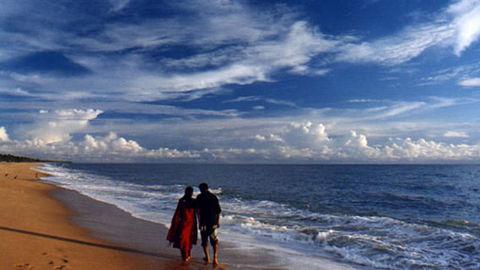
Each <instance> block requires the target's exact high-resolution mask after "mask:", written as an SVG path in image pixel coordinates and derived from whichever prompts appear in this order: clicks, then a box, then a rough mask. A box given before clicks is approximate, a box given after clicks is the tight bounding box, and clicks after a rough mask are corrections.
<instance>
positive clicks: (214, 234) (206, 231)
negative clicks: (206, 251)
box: [200, 226, 218, 247]
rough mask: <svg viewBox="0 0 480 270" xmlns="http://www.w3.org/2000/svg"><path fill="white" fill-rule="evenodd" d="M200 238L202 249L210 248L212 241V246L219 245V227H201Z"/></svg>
mask: <svg viewBox="0 0 480 270" xmlns="http://www.w3.org/2000/svg"><path fill="white" fill-rule="evenodd" d="M200 236H201V237H202V247H206V246H208V240H209V239H210V245H212V246H214V245H215V244H216V243H218V229H217V226H213V227H209V226H202V227H200Z"/></svg>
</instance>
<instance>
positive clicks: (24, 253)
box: [0, 163, 350, 270]
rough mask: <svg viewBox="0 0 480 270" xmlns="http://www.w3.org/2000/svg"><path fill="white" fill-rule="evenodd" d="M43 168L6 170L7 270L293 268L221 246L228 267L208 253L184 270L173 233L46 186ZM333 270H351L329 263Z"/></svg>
mask: <svg viewBox="0 0 480 270" xmlns="http://www.w3.org/2000/svg"><path fill="white" fill-rule="evenodd" d="M40 165H41V164H38V163H0V215H1V216H0V237H1V239H2V241H1V242H0V250H1V253H0V269H49V270H51V269H54V270H62V269H63V270H65V269H80V270H82V269H85V270H87V269H88V270H90V269H106V270H109V269H112V270H113V269H120V270H122V269H145V270H148V269H288V265H287V264H285V261H282V260H278V258H276V257H275V256H274V250H269V249H248V250H245V249H239V248H238V246H236V245H234V244H233V243H229V242H225V241H223V242H221V252H220V258H221V264H220V265H219V266H217V267H214V266H212V265H205V264H204V263H203V262H202V261H201V258H202V254H201V249H200V247H199V246H197V247H194V250H193V257H194V259H193V260H192V262H190V263H189V264H187V265H185V264H182V263H181V261H180V258H179V254H178V253H179V252H178V250H177V249H173V248H170V247H168V245H167V241H166V240H165V237H166V231H167V228H166V227H165V226H164V225H162V224H158V223H154V222H149V221H145V220H141V219H137V218H134V217H132V216H131V215H130V214H129V213H127V212H125V211H123V210H121V209H119V208H117V207H115V206H113V205H110V204H106V203H102V202H99V201H96V200H93V199H91V198H89V197H86V196H83V195H81V194H80V193H78V192H76V191H72V190H66V189H63V188H60V187H57V186H54V185H51V184H48V183H44V182H41V181H39V180H40V178H41V177H45V176H47V175H45V174H43V173H40V172H38V167H39V166H40ZM325 269H350V267H348V266H346V265H343V264H338V263H335V262H332V261H329V260H325Z"/></svg>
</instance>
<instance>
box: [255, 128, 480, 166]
mask: <svg viewBox="0 0 480 270" xmlns="http://www.w3.org/2000/svg"><path fill="white" fill-rule="evenodd" d="M294 126H295V127H296V129H297V130H300V131H301V132H302V133H303V134H309V133H311V132H310V131H311V127H312V126H317V127H323V125H321V124H317V125H314V124H308V123H307V124H305V123H297V124H295V125H294ZM290 127H291V125H290ZM305 127H307V129H305ZM320 130H322V131H321V132H318V131H317V132H315V133H317V134H325V135H322V136H321V138H323V139H320V140H319V139H318V136H302V137H299V136H296V138H297V140H296V141H293V140H287V139H285V138H286V137H287V136H288V135H289V134H288V133H289V132H283V133H279V134H269V135H268V136H269V137H275V138H278V139H276V140H274V141H273V140H266V139H264V137H262V135H257V137H256V139H257V140H258V141H261V142H264V143H265V144H266V145H268V147H267V149H270V150H269V151H271V152H273V153H277V154H276V156H277V158H278V157H281V156H283V157H284V158H287V159H288V158H294V159H296V160H297V161H298V160H303V161H312V160H317V161H329V162H332V161H333V162H368V163H370V162H374V163H375V162H419V161H420V162H422V161H424V162H442V161H443V162H448V161H462V160H463V161H478V160H479V159H480V145H474V144H473V145H469V144H447V143H442V142H436V141H433V140H426V139H423V138H420V139H418V140H413V139H411V138H405V139H396V140H393V141H391V142H386V143H385V144H383V145H376V146H371V145H369V142H368V138H367V136H366V135H365V134H361V133H358V132H356V131H350V133H349V134H348V135H337V136H336V137H335V138H328V137H326V132H325V130H324V129H323V128H320ZM446 134H447V135H455V136H456V137H462V138H466V137H465V136H468V135H466V134H464V133H462V132H457V133H454V132H447V133H446ZM447 137H452V136H447ZM325 138H328V140H327V139H325ZM259 139H260V140H259ZM299 141H301V142H302V143H301V144H299V143H298V142H299ZM263 152H265V151H263ZM271 156H272V155H270V158H271ZM273 156H275V155H273Z"/></svg>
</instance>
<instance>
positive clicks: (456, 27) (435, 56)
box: [0, 0, 480, 163]
mask: <svg viewBox="0 0 480 270" xmlns="http://www.w3.org/2000/svg"><path fill="white" fill-rule="evenodd" d="M0 7H1V8H0V152H5V153H12V154H18V155H27V156H33V157H38V158H48V159H62V160H71V161H78V162H207V163H479V162H480V125H479V124H480V109H479V105H480V42H479V39H480V0H449V1H447V0H408V1H389V0H363V1H362V0H351V1H337V0H318V1H315V0H297V1H288V0H287V1H234V0H180V1H160V0H154V1H150V0H95V1H94V0H92V1H90V0H88V1H87V0H58V1H50V0H35V1H33V0H31V1H28V0H0Z"/></svg>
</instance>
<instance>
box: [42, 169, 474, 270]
mask: <svg viewBox="0 0 480 270" xmlns="http://www.w3.org/2000/svg"><path fill="white" fill-rule="evenodd" d="M42 170H43V171H45V172H48V173H50V174H51V175H52V176H51V177H48V178H46V179H45V181H47V182H50V183H54V184H56V185H59V186H61V187H64V188H66V189H71V190H76V191H78V192H80V193H81V194H84V195H86V196H89V197H91V198H93V199H96V200H99V201H102V202H106V203H110V204H113V205H115V206H117V207H119V208H120V209H123V210H125V211H127V212H129V213H131V214H132V215H133V216H134V217H137V218H140V219H145V220H149V221H153V222H157V223H161V224H165V225H167V226H168V224H169V223H170V219H171V216H172V214H173V211H174V209H175V206H176V203H177V200H178V199H179V198H180V197H181V196H182V194H183V190H184V188H185V187H186V185H192V186H194V187H195V189H196V192H198V189H197V188H196V187H197V186H198V184H199V183H201V182H207V183H208V184H209V185H210V187H211V190H212V191H213V192H214V193H216V194H217V195H218V197H219V199H220V203H221V206H222V209H223V213H222V219H221V228H220V229H221V230H220V231H221V234H220V237H221V240H224V241H229V242H232V243H234V244H236V245H238V246H239V248H242V249H245V248H251V247H260V248H268V249H269V250H275V253H276V254H277V255H278V257H279V258H281V259H283V260H288V263H289V264H290V265H291V266H292V268H296V269H299V268H300V267H307V268H304V269H315V268H316V266H320V264H321V263H322V260H324V259H325V258H328V259H331V260H334V261H338V262H342V263H344V264H348V265H351V266H352V268H358V269H480V215H479V212H480V166H477V165H212V164H208V165H207V164H75V163H73V164H46V165H44V166H43V167H42Z"/></svg>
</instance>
